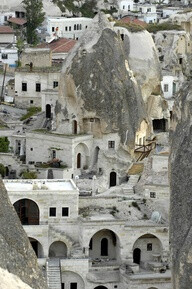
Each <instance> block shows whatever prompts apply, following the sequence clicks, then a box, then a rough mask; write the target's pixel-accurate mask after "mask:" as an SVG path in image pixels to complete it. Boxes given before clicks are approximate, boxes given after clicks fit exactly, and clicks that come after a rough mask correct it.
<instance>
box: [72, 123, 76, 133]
mask: <svg viewBox="0 0 192 289" xmlns="http://www.w3.org/2000/svg"><path fill="white" fill-rule="evenodd" d="M72 125H73V134H77V121H76V120H73V124H72Z"/></svg>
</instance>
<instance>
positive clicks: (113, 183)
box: [110, 172, 117, 187]
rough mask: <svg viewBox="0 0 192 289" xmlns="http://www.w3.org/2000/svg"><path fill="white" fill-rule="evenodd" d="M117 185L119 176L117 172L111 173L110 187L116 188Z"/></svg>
mask: <svg viewBox="0 0 192 289" xmlns="http://www.w3.org/2000/svg"><path fill="white" fill-rule="evenodd" d="M116 183H117V174H116V172H111V173H110V187H114V186H116Z"/></svg>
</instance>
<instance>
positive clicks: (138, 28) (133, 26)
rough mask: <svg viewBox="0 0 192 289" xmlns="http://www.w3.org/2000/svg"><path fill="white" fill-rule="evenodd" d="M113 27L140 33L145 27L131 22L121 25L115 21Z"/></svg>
mask: <svg viewBox="0 0 192 289" xmlns="http://www.w3.org/2000/svg"><path fill="white" fill-rule="evenodd" d="M114 26H119V27H124V28H126V29H127V30H128V31H130V32H140V31H143V30H145V27H143V26H141V25H138V24H135V23H133V22H130V23H122V22H121V21H117V22H116V23H115V25H114Z"/></svg>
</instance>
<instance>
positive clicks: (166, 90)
mask: <svg viewBox="0 0 192 289" xmlns="http://www.w3.org/2000/svg"><path fill="white" fill-rule="evenodd" d="M168 91H169V85H168V84H164V92H168Z"/></svg>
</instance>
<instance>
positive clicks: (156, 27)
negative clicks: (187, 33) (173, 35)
mask: <svg viewBox="0 0 192 289" xmlns="http://www.w3.org/2000/svg"><path fill="white" fill-rule="evenodd" d="M146 29H147V31H148V32H150V33H156V32H158V31H162V30H179V31H180V30H183V29H182V27H181V26H180V25H178V24H173V23H170V22H164V23H154V24H152V23H151V24H148V25H147V27H146Z"/></svg>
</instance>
